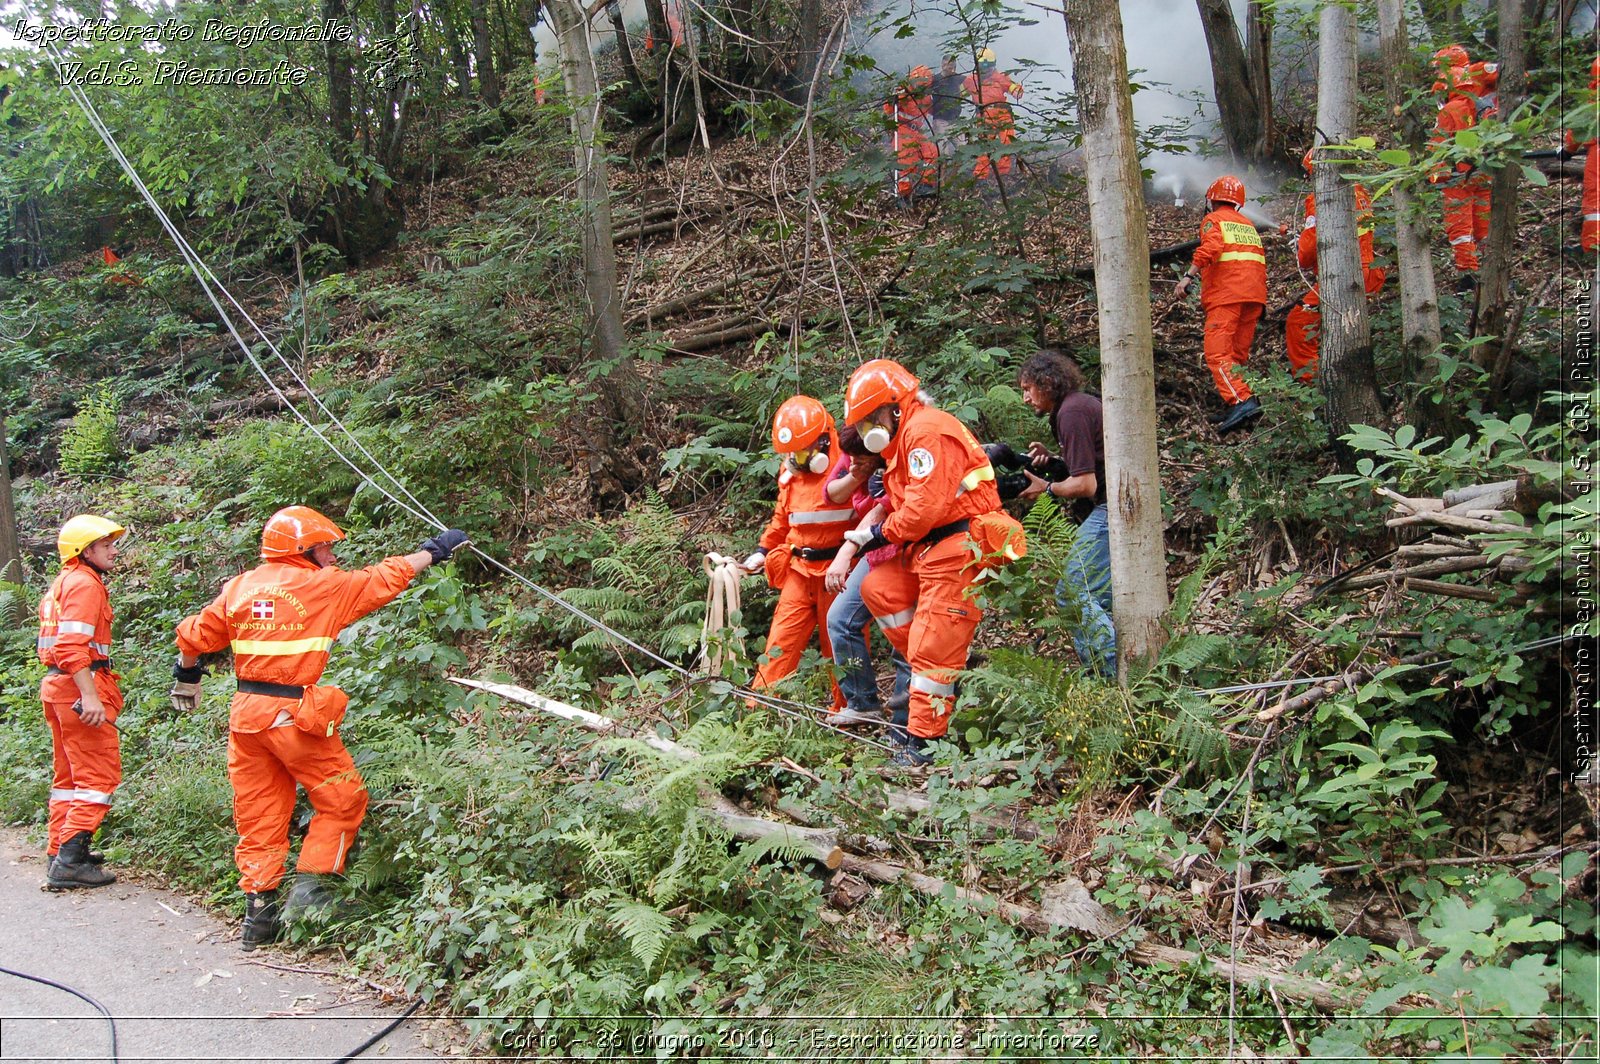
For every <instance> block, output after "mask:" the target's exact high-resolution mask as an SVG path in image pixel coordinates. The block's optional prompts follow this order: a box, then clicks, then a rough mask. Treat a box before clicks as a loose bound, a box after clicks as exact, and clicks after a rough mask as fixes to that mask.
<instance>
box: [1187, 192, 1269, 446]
mask: <svg viewBox="0 0 1600 1064" xmlns="http://www.w3.org/2000/svg"><path fill="white" fill-rule="evenodd" d="M1244 200H1245V194H1244V182H1243V181H1240V180H1239V179H1238V178H1237V177H1234V176H1233V175H1231V174H1226V175H1224V176H1222V177H1219V178H1217V179H1216V180H1215V181H1213V182H1211V187H1210V188H1208V189H1206V208H1207V211H1208V213H1207V214H1206V216H1205V218H1203V219H1202V220H1201V222H1200V246H1199V247H1198V248H1196V249H1195V252H1194V259H1193V261H1192V264H1191V265H1190V267H1189V270H1188V272H1187V273H1185V274H1184V275H1183V278H1182V279H1181V280H1179V281H1178V284H1177V287H1176V288H1175V289H1174V290H1173V294H1174V296H1175V297H1176V298H1178V299H1182V298H1183V297H1184V296H1186V295H1188V294H1189V286H1190V285H1191V284H1193V283H1194V280H1195V278H1196V277H1198V278H1199V279H1200V307H1201V309H1202V310H1204V311H1205V315H1206V325H1205V340H1204V350H1205V360H1206V368H1207V369H1209V370H1210V371H1211V379H1212V381H1213V382H1214V383H1215V384H1216V386H1217V394H1218V395H1220V396H1221V397H1222V401H1223V403H1225V404H1226V405H1227V409H1226V411H1225V412H1224V414H1223V417H1222V420H1221V421H1220V422H1219V423H1218V425H1217V431H1218V432H1219V433H1221V434H1222V435H1224V436H1225V435H1227V434H1228V433H1230V432H1232V431H1233V430H1234V429H1237V428H1239V427H1241V426H1243V425H1245V424H1247V423H1248V422H1250V421H1252V420H1254V419H1255V418H1258V417H1260V416H1261V400H1259V399H1257V398H1256V397H1255V396H1254V395H1252V394H1251V392H1250V385H1249V384H1247V383H1245V379H1244V378H1243V377H1242V376H1240V375H1239V369H1238V367H1240V366H1242V365H1244V364H1245V363H1247V362H1249V361H1250V344H1251V342H1252V341H1253V340H1254V339H1255V335H1256V323H1257V322H1259V321H1260V320H1261V312H1262V311H1263V310H1265V309H1266V305H1267V256H1266V253H1265V251H1264V250H1263V248H1262V245H1261V234H1260V233H1258V232H1256V227H1255V226H1254V225H1251V224H1250V220H1249V219H1248V218H1246V217H1245V216H1244V215H1243V214H1241V213H1240V208H1241V207H1243V206H1244Z"/></svg>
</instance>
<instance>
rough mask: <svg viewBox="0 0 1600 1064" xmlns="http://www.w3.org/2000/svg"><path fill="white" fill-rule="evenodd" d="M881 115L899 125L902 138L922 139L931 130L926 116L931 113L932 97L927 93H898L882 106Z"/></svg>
mask: <svg viewBox="0 0 1600 1064" xmlns="http://www.w3.org/2000/svg"><path fill="white" fill-rule="evenodd" d="M883 113H884V114H886V115H888V116H889V117H890V118H892V119H894V120H895V121H896V122H898V123H899V125H900V135H901V136H902V137H922V136H925V135H926V134H927V133H928V131H929V130H930V128H931V127H930V126H929V125H928V115H930V114H932V113H933V97H932V96H931V95H930V94H928V93H922V94H921V95H919V96H913V95H912V94H910V93H900V94H899V95H897V96H895V98H894V99H892V100H890V101H889V102H888V103H886V104H884V105H883Z"/></svg>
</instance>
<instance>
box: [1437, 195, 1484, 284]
mask: <svg viewBox="0 0 1600 1064" xmlns="http://www.w3.org/2000/svg"><path fill="white" fill-rule="evenodd" d="M1444 233H1445V236H1447V237H1449V238H1450V251H1451V253H1452V254H1454V255H1455V260H1456V269H1458V270H1476V269H1477V268H1478V241H1480V240H1482V239H1484V238H1485V237H1487V236H1488V235H1489V179H1488V178H1487V177H1481V176H1479V175H1478V174H1471V175H1469V176H1467V177H1465V178H1462V179H1460V180H1458V181H1456V182H1455V183H1453V184H1449V185H1446V186H1445V189H1444Z"/></svg>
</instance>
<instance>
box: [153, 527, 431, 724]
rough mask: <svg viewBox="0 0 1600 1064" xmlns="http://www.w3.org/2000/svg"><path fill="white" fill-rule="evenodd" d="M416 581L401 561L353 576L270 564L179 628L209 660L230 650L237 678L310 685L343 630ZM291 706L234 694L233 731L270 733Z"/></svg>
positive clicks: (232, 584) (186, 646) (237, 580)
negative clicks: (217, 653)
mask: <svg viewBox="0 0 1600 1064" xmlns="http://www.w3.org/2000/svg"><path fill="white" fill-rule="evenodd" d="M416 576H417V571H416V570H415V569H413V568H412V567H411V563H410V562H408V561H406V560H405V558H403V557H394V558H385V559H384V560H383V561H381V562H379V563H378V564H377V565H371V566H368V567H367V568H365V569H355V570H352V571H346V570H344V569H337V568H334V567H332V566H329V567H327V568H322V569H319V568H317V566H316V564H315V563H314V562H312V561H311V560H310V559H309V558H304V557H299V558H285V559H280V560H277V561H269V562H264V563H262V564H261V565H258V566H256V567H255V568H254V569H251V570H249V571H248V572H244V573H241V574H240V575H238V576H236V577H234V578H233V579H232V580H229V581H228V582H227V583H226V584H223V585H222V593H221V594H220V595H218V596H217V597H216V599H215V600H214V601H213V602H212V603H211V605H209V606H207V607H206V608H205V609H203V610H201V611H200V612H199V613H197V614H195V615H194V616H193V617H187V618H185V619H184V620H183V621H182V622H180V623H179V625H178V649H179V650H181V651H183V652H184V653H186V654H211V653H215V652H216V651H219V650H221V649H223V648H224V647H227V646H232V648H233V671H234V674H235V675H236V676H237V677H238V678H239V679H241V680H255V681H257V682H261V683H277V684H289V685H293V686H296V687H304V686H308V685H310V684H314V683H316V682H317V681H318V680H320V679H321V678H322V670H323V669H324V668H325V667H326V666H327V664H328V651H329V650H330V649H332V647H333V640H334V638H335V637H336V636H338V634H339V631H340V629H342V628H343V627H344V626H345V625H347V624H349V623H350V622H351V621H354V620H356V619H357V618H360V617H365V616H366V615H367V614H369V613H371V612H372V611H373V610H375V609H377V608H378V607H379V606H382V605H384V604H385V603H388V602H391V601H393V600H394V599H395V598H396V597H397V596H398V595H399V594H400V592H402V591H404V590H405V589H406V588H407V587H409V586H410V585H411V581H412V580H415V579H416ZM289 708H290V704H289V703H288V702H286V701H285V700H284V699H282V698H276V697H273V696H271V695H259V694H243V693H239V694H235V695H234V696H233V711H232V713H231V714H230V716H229V719H228V727H229V728H231V729H232V730H234V731H237V732H258V731H265V730H266V729H267V728H270V727H272V726H273V723H274V722H275V721H276V720H277V718H278V715H279V713H280V712H282V711H284V710H286V709H289Z"/></svg>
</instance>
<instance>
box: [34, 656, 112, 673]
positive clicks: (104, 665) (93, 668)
mask: <svg viewBox="0 0 1600 1064" xmlns="http://www.w3.org/2000/svg"><path fill="white" fill-rule="evenodd" d="M109 668H111V659H110V658H100V659H99V660H98V661H91V662H89V671H90V672H99V671H100V670H101V669H109ZM44 674H45V675H46V676H67V675H69V673H67V671H66V670H65V669H58V668H56V667H55V666H54V665H51V666H49V667H48V668H46V669H45V670H44Z"/></svg>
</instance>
